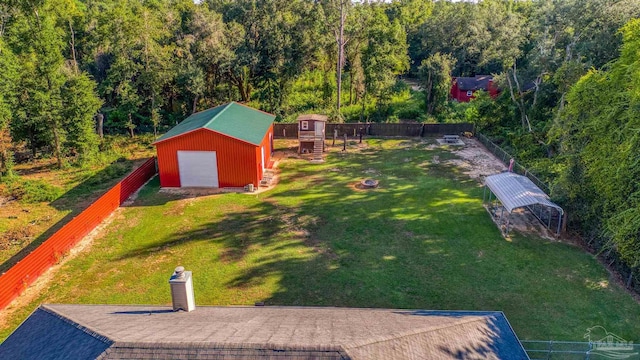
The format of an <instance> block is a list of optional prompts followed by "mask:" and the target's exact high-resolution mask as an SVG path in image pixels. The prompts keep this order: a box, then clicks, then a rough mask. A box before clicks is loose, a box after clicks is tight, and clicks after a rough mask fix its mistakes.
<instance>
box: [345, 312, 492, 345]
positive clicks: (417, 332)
mask: <svg viewBox="0 0 640 360" xmlns="http://www.w3.org/2000/svg"><path fill="white" fill-rule="evenodd" d="M481 320H484V317H479V318H476V319H468V320H462V321H459V322H455V323H453V324H448V325H442V326H436V327H433V328H429V329H425V328H418V329H413V330H407V331H404V332H403V331H401V332H399V333H398V334H394V335H387V336H383V337H382V338H380V339H376V340H371V341H367V340H365V341H361V342H360V343H358V342H354V343H351V344H343V345H342V348H343V349H344V350H345V351H347V352H348V351H349V349H356V348H360V347H363V346H367V345H372V344H378V343H383V342H388V341H392V340H395V339H401V338H404V337H407V336H413V335H420V334H426V333H430V332H434V331H439V330H442V329H446V328H451V327H456V326H460V325H464V324H469V323H472V322H476V321H481Z"/></svg>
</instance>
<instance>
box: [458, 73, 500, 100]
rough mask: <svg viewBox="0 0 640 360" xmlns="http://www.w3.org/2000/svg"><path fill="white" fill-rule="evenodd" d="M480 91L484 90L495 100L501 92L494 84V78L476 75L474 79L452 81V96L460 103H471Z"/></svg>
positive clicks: (465, 78)
mask: <svg viewBox="0 0 640 360" xmlns="http://www.w3.org/2000/svg"><path fill="white" fill-rule="evenodd" d="M478 90H484V91H486V92H488V93H489V96H491V97H492V98H495V97H496V96H498V93H499V90H498V88H497V87H496V86H495V85H494V84H493V76H491V75H476V76H474V77H454V78H453V80H452V86H451V92H450V96H451V98H452V99H454V100H458V101H459V102H469V101H470V100H471V99H473V98H474V97H475V93H476V91H478Z"/></svg>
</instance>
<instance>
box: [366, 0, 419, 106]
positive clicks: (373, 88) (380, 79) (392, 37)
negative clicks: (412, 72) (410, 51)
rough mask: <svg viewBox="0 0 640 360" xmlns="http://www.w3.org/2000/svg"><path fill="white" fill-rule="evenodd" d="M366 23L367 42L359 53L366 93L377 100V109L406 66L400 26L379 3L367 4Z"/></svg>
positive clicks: (386, 97)
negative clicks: (361, 53) (361, 52)
mask: <svg viewBox="0 0 640 360" xmlns="http://www.w3.org/2000/svg"><path fill="white" fill-rule="evenodd" d="M369 11H370V12H371V17H370V18H369V21H368V22H367V24H366V28H367V34H368V38H367V43H366V44H365V47H364V50H363V56H362V64H363V69H364V77H365V81H364V85H365V91H366V94H369V95H371V96H373V97H374V98H376V99H377V100H378V102H377V104H378V107H379V109H380V108H381V107H382V105H383V104H384V103H385V102H386V101H387V100H388V97H389V93H390V90H391V87H392V86H393V84H394V83H395V79H396V76H397V75H399V74H401V73H403V72H405V71H406V70H407V69H408V67H409V57H408V56H407V42H406V35H405V32H404V28H403V27H402V26H401V25H400V23H399V22H398V21H394V22H393V23H391V22H390V21H389V18H388V17H387V15H386V14H385V12H384V9H383V7H382V6H380V5H371V7H370V8H369Z"/></svg>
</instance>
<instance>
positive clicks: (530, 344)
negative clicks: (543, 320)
mask: <svg viewBox="0 0 640 360" xmlns="http://www.w3.org/2000/svg"><path fill="white" fill-rule="evenodd" d="M520 342H521V343H522V346H523V347H524V349H525V351H526V352H527V355H529V358H530V359H531V360H605V359H629V360H631V359H635V360H637V359H640V345H639V344H633V343H632V342H626V341H624V340H621V341H619V342H616V341H603V342H577V341H535V340H522V341H520Z"/></svg>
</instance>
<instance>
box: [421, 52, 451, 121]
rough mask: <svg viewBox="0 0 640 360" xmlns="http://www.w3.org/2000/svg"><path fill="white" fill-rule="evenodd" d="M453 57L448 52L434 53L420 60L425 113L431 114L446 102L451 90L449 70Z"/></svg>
mask: <svg viewBox="0 0 640 360" xmlns="http://www.w3.org/2000/svg"><path fill="white" fill-rule="evenodd" d="M454 66H455V59H454V58H453V57H452V56H450V55H448V54H440V53H439V52H438V53H435V54H433V55H431V56H429V58H427V59H425V60H422V63H421V64H420V68H419V74H420V83H421V86H422V89H423V91H424V94H425V102H426V104H425V105H426V108H427V114H429V115H433V114H434V112H435V111H439V110H441V109H442V107H443V106H444V105H445V104H446V103H447V100H448V98H449V92H450V90H451V71H452V70H453V67H454Z"/></svg>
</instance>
